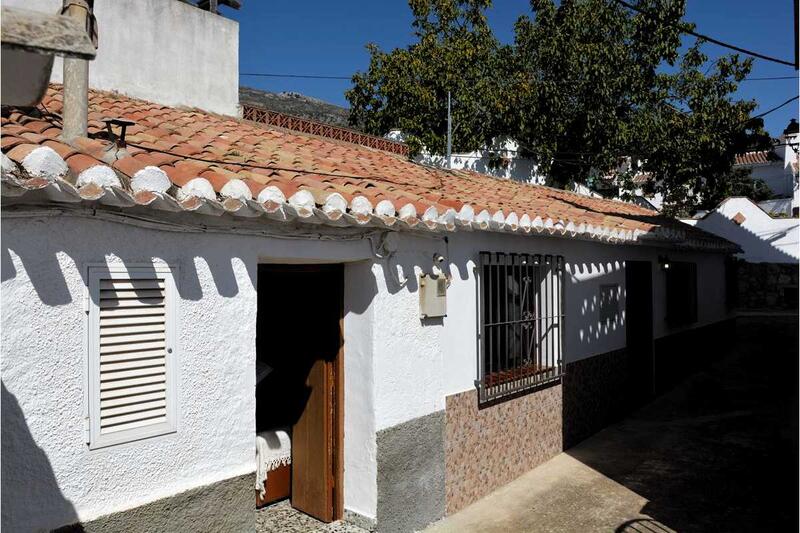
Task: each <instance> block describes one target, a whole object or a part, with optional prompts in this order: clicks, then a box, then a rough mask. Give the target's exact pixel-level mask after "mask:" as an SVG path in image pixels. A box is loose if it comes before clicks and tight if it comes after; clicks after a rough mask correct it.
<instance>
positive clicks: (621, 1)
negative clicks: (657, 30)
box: [613, 0, 797, 67]
mask: <svg viewBox="0 0 800 533" xmlns="http://www.w3.org/2000/svg"><path fill="white" fill-rule="evenodd" d="M613 1H614V2H616V3H617V4H619V5H621V6H625V7H627V8H628V9H630V10H633V11H636V12H637V13H639V14H641V15H644V16H646V17H649V18H651V19H655V20H658V17H656V16H655V15H653V14H652V13H649V12H647V11H645V10H644V9H641V8H639V7H636V6H634V5H632V4H629V3H628V2H626V1H625V0H613ZM670 26H673V27H676V28H678V29H679V30H680V31H681V33H687V34H689V35H693V36H694V37H697V38H698V39H703V40H704V41H708V42H710V43H713V44H716V45H717V46H722V47H723V48H728V49H730V50H734V51H736V52H741V53H743V54H747V55H750V56H753V57H757V58H759V59H764V60H766V61H772V62H773V63H779V64H781V65H787V66H790V67H797V65H796V64H795V63H794V62H791V61H785V60H783V59H778V58H777V57H771V56H768V55H765V54H761V53H759V52H754V51H752V50H748V49H746V48H742V47H740V46H736V45H733V44H730V43H726V42H723V41H720V40H719V39H715V38H713V37H709V36H708V35H703V34H702V33H698V32H696V31H694V30H692V29H689V28H688V27H686V26H685V24H681V23H678V24H670Z"/></svg>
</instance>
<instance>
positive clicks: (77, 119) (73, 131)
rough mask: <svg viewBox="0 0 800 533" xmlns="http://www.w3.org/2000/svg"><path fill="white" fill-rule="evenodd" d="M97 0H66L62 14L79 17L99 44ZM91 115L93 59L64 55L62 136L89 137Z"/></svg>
mask: <svg viewBox="0 0 800 533" xmlns="http://www.w3.org/2000/svg"><path fill="white" fill-rule="evenodd" d="M93 8H94V0H64V4H63V8H62V10H61V13H62V15H65V16H68V17H72V18H74V19H76V20H77V21H78V22H79V23H80V25H81V26H82V27H85V28H86V30H87V32H88V33H89V37H90V38H91V39H92V41H93V42H94V43H95V47H96V46H97V34H96V30H95V28H96V22H95V18H94V15H93V14H92V9H93ZM88 118H89V62H88V61H87V60H85V59H75V58H64V111H63V127H62V131H61V137H62V139H63V140H65V141H66V142H68V143H70V142H72V141H73V140H75V139H76V138H77V137H86V134H87V131H86V128H87V122H88Z"/></svg>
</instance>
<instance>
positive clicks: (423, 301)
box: [419, 274, 447, 318]
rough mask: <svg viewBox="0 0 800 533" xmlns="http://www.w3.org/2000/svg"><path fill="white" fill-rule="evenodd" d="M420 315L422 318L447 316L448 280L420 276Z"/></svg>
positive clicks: (441, 277) (439, 277) (438, 277)
mask: <svg viewBox="0 0 800 533" xmlns="http://www.w3.org/2000/svg"><path fill="white" fill-rule="evenodd" d="M419 314H420V316H421V317H422V318H436V317H442V316H447V278H445V277H444V276H429V275H428V274H422V275H420V277H419Z"/></svg>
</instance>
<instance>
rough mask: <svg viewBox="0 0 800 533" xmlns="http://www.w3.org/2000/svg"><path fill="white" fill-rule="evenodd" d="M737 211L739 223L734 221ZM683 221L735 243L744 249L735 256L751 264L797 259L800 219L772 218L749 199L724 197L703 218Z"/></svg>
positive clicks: (787, 261)
mask: <svg viewBox="0 0 800 533" xmlns="http://www.w3.org/2000/svg"><path fill="white" fill-rule="evenodd" d="M739 213H741V214H742V215H743V216H744V221H743V222H742V223H741V224H737V223H736V222H734V221H733V218H734V217H735V216H736V215H738V214H739ZM682 222H684V223H686V224H689V225H691V226H695V227H697V228H700V229H702V230H705V231H708V232H709V233H714V234H716V235H719V236H720V237H722V238H725V239H728V240H729V241H731V242H735V243H736V244H738V245H739V246H741V248H742V250H743V253H741V254H738V256H739V257H740V258H742V259H744V260H745V261H748V262H750V263H795V264H796V263H797V262H798V260H800V219H797V218H772V217H771V216H770V215H769V214H767V213H766V212H765V211H764V210H763V209H761V208H760V207H759V206H758V205H757V204H755V203H753V201H751V200H750V199H749V198H742V197H732V198H727V199H726V200H723V201H722V203H720V204H719V205H718V206H717V207H716V209H714V210H713V211H710V212H709V213H708V214H706V216H704V217H703V218H701V219H687V220H683V221H682Z"/></svg>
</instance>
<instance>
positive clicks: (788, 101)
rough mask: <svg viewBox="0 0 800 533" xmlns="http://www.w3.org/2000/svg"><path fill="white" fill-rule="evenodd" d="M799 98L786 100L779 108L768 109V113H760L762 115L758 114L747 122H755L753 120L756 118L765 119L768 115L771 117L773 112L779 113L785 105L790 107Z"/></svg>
mask: <svg viewBox="0 0 800 533" xmlns="http://www.w3.org/2000/svg"><path fill="white" fill-rule="evenodd" d="M798 98H800V96H792V97H791V98H789V99H788V100H786V101H785V102H784V103H782V104H780V105H777V106H775V107H773V108H772V109H768V110H767V111H764V112H763V113H760V114H758V115H755V116H753V117H750V118H748V119H747V122H750V121H751V120H753V119H756V118H761V117H764V116H766V115H769V114H770V113H772V112H773V111H777V110H778V109H780V108H782V107H783V106H785V105H788V104H791V103H792V102H794V101H795V100H797V99H798Z"/></svg>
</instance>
